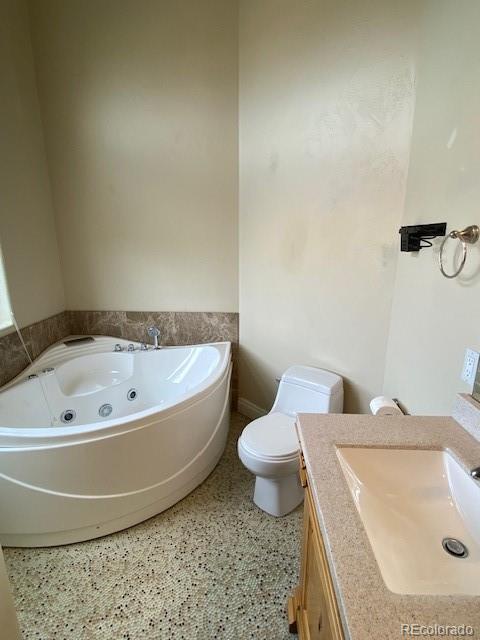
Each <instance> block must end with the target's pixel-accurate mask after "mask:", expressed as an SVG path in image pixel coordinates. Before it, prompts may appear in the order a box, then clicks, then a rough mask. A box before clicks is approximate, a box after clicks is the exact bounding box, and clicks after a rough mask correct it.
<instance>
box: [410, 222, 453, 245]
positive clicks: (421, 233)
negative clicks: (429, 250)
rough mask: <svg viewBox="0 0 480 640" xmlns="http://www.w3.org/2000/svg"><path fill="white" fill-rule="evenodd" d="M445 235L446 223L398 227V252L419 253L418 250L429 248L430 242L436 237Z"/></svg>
mask: <svg viewBox="0 0 480 640" xmlns="http://www.w3.org/2000/svg"><path fill="white" fill-rule="evenodd" d="M446 233H447V223H446V222H435V223H433V224H415V225H411V226H409V227H400V230H399V234H400V251H420V249H425V248H426V247H431V246H432V243H431V242H430V240H433V238H437V237H438V236H444V235H445V234H446Z"/></svg>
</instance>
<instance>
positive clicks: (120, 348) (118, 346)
mask: <svg viewBox="0 0 480 640" xmlns="http://www.w3.org/2000/svg"><path fill="white" fill-rule="evenodd" d="M113 350H114V351H123V347H122V345H121V344H120V343H119V342H117V344H116V345H115V346H114V347H113Z"/></svg>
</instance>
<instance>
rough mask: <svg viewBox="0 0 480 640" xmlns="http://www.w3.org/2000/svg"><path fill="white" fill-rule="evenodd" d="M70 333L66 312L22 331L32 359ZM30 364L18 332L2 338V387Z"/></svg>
mask: <svg viewBox="0 0 480 640" xmlns="http://www.w3.org/2000/svg"><path fill="white" fill-rule="evenodd" d="M69 333H70V326H69V319H68V315H67V313H66V312H65V311H63V312H62V313H57V314H56V315H54V316H51V317H50V318H46V319H45V320H40V322H35V323H34V324H31V325H28V326H27V327H24V328H23V329H22V336H23V340H24V342H25V345H26V346H27V349H28V351H29V353H30V356H31V357H32V358H36V357H37V356H39V355H40V354H41V353H42V351H45V349H46V348H47V347H49V346H50V345H51V344H53V343H54V342H58V340H61V339H62V338H64V337H65V336H68V335H69ZM28 362H29V361H28V358H27V355H26V353H25V350H24V348H23V346H22V343H21V342H20V338H19V337H18V334H17V332H16V331H14V332H13V333H9V334H7V335H6V336H2V337H1V338H0V386H2V385H4V384H6V383H7V382H8V381H9V380H11V379H12V378H14V377H15V376H17V375H18V374H19V373H21V372H22V371H23V369H25V367H26V366H27V364H28Z"/></svg>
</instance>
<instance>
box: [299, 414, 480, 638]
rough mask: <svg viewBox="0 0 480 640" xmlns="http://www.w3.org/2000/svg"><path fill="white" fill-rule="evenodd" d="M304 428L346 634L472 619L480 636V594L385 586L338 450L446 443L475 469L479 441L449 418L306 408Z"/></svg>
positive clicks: (391, 633)
mask: <svg viewBox="0 0 480 640" xmlns="http://www.w3.org/2000/svg"><path fill="white" fill-rule="evenodd" d="M297 430H298V434H299V439H300V444H301V447H302V450H303V454H304V457H305V462H306V467H307V474H308V483H309V486H310V489H311V492H312V496H313V500H314V503H315V506H316V511H317V516H318V520H319V524H320V529H321V531H322V534H323V537H324V541H325V546H326V549H327V556H328V560H329V565H330V571H331V573H332V579H333V582H334V585H335V589H336V593H337V600H338V604H339V608H340V613H341V616H342V620H343V626H344V631H345V637H346V638H350V640H364V639H365V640H366V639H367V638H368V639H369V640H371V639H375V640H390V639H395V640H398V639H399V638H402V637H403V638H406V637H408V636H406V635H402V628H401V625H403V624H418V625H435V624H436V625H462V624H463V625H470V626H471V627H473V629H474V631H475V636H474V637H480V597H476V596H475V597H472V596H458V595H456V596H431V595H399V594H396V593H393V592H392V591H390V590H389V589H388V588H387V587H386V585H385V583H384V582H383V579H382V576H381V574H380V570H379V568H378V565H377V562H376V560H375V557H374V555H373V551H372V548H371V546H370V543H369V540H368V537H367V534H366V533H365V530H364V528H363V525H362V522H361V520H360V516H359V514H358V512H357V509H356V507H355V505H354V502H353V500H352V498H351V495H350V492H349V489H348V486H347V483H346V481H345V478H344V475H343V472H342V470H341V468H340V463H339V461H338V458H337V455H336V448H337V446H348V445H350V446H362V447H363V446H367V447H369V446H373V447H378V446H381V447H394V448H421V449H447V450H448V451H450V453H451V454H452V455H453V456H454V457H455V458H456V459H457V460H458V461H459V462H460V463H461V464H462V465H463V466H465V468H466V469H467V470H468V469H472V468H474V467H476V466H478V465H479V464H480V443H479V442H477V440H475V439H474V438H473V437H472V436H471V435H470V434H468V433H467V432H466V431H465V429H463V428H462V427H461V426H460V425H459V424H458V423H457V422H455V420H454V419H453V418H447V417H417V416H398V417H396V416H395V417H394V416H385V417H381V416H369V415H347V414H338V415H337V414H335V415H321V414H300V415H299V416H298V420H297ZM479 509H480V504H479ZM479 584H480V575H479ZM420 637H421V636H420ZM423 637H429V638H445V635H436V634H434V635H428V636H423Z"/></svg>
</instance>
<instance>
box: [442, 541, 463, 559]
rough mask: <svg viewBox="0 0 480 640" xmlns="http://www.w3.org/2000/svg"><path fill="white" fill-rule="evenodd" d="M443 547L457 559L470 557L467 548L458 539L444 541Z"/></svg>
mask: <svg viewBox="0 0 480 640" xmlns="http://www.w3.org/2000/svg"><path fill="white" fill-rule="evenodd" d="M442 547H443V548H444V549H445V551H446V552H447V553H449V554H450V555H451V556H454V557H455V558H466V557H467V556H468V549H467V547H466V546H465V545H464V544H463V542H460V540H457V539H456V538H444V539H443V540H442Z"/></svg>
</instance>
